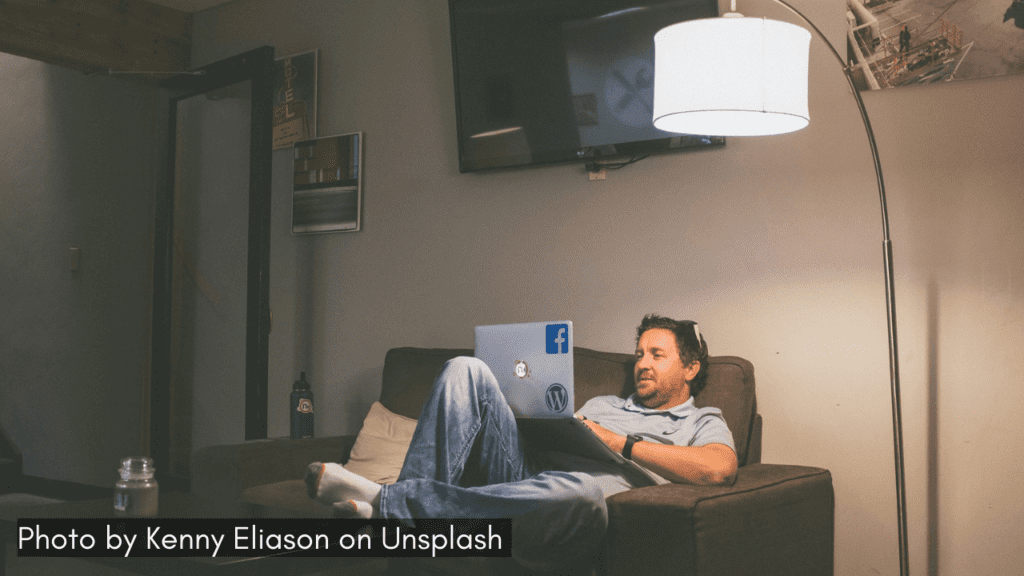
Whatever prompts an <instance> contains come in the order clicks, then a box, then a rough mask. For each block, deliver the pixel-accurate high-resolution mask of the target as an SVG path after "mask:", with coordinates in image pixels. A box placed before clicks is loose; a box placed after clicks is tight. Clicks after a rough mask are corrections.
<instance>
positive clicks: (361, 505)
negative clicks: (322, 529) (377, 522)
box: [331, 500, 379, 518]
mask: <svg viewBox="0 0 1024 576" xmlns="http://www.w3.org/2000/svg"><path fill="white" fill-rule="evenodd" d="M331 516H333V517H335V518H377V517H378V516H379V514H378V513H377V509H376V508H375V507H374V506H373V505H371V504H370V503H369V502H360V501H358V500H342V501H341V502H335V503H334V504H333V505H332V506H331Z"/></svg>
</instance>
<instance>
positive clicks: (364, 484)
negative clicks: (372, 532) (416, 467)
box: [305, 462, 380, 518]
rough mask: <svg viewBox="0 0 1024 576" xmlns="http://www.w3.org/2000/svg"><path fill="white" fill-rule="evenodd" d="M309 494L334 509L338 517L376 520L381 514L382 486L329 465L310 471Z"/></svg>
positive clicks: (321, 464) (313, 467) (334, 465)
mask: <svg viewBox="0 0 1024 576" xmlns="http://www.w3.org/2000/svg"><path fill="white" fill-rule="evenodd" d="M305 481H306V492H307V493H308V494H309V497H310V498H312V499H313V500H316V501H317V502H319V503H320V504H324V505H327V506H333V508H334V511H333V514H334V515H336V516H337V515H339V514H343V515H345V516H348V517H360V518H376V517H378V516H379V515H380V512H379V510H378V508H379V506H380V484H377V483H376V482H374V481H372V480H367V479H366V478H363V477H362V476H360V475H358V474H355V473H353V472H349V471H348V470H346V469H345V468H343V467H342V466H341V464H336V463H333V462H329V463H327V464H324V463H321V462H313V463H312V464H310V465H309V468H307V469H306V478H305Z"/></svg>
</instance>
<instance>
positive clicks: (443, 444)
mask: <svg viewBox="0 0 1024 576" xmlns="http://www.w3.org/2000/svg"><path fill="white" fill-rule="evenodd" d="M380 514H381V517H382V518H401V519H406V518H511V519H512V556H513V557H515V558H516V559H517V560H519V561H520V562H522V563H524V564H527V565H529V566H532V567H535V568H544V567H551V566H555V565H558V564H560V563H564V562H565V561H573V560H579V559H582V558H586V557H589V556H590V555H591V554H592V553H593V551H594V550H595V549H596V548H597V546H598V545H599V544H600V542H601V539H602V538H603V537H604V533H605V529H606V528H607V526H608V510H607V508H606V506H605V501H604V493H603V492H602V490H601V488H600V487H599V485H598V484H597V483H596V482H595V481H594V479H593V478H592V477H591V476H590V475H589V474H586V473H582V472H561V471H550V470H544V469H543V467H542V466H540V465H539V464H538V460H537V458H536V456H535V455H533V454H531V453H530V452H529V451H528V450H527V449H526V447H525V446H524V445H523V442H522V438H521V437H520V435H519V430H518V428H517V427H516V421H515V417H514V416H513V414H512V410H511V409H510V408H509V407H508V404H507V403H506V401H505V397H504V396H503V395H502V394H501V390H499V389H498V383H497V381H496V380H495V378H494V375H493V374H492V373H491V371H490V369H488V367H487V365H486V364H484V363H483V362H482V361H480V360H478V359H476V358H466V357H460V358H454V359H452V360H449V361H448V363H447V364H446V365H445V367H444V370H442V371H441V374H440V375H439V376H438V378H437V381H436V382H435V383H434V389H433V391H432V392H431V395H430V399H429V400H428V401H427V403H426V405H424V407H423V413H422V414H421V416H420V419H419V421H418V423H417V425H416V431H415V433H414V434H413V437H412V443H411V444H410V446H409V452H408V453H407V454H406V457H405V463H404V464H403V466H402V472H401V474H400V475H399V477H398V481H397V482H396V483H394V484H390V485H385V486H383V487H382V488H381V493H380Z"/></svg>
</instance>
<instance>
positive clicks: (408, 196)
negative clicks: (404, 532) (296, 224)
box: [195, 0, 1024, 576]
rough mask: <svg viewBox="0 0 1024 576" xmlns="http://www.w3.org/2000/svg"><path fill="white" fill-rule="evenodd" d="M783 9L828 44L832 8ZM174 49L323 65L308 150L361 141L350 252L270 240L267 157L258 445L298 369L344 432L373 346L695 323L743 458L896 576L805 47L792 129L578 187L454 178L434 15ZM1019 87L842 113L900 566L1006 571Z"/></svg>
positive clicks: (362, 6)
mask: <svg viewBox="0 0 1024 576" xmlns="http://www.w3.org/2000/svg"><path fill="white" fill-rule="evenodd" d="M746 4H748V6H742V5H741V9H742V10H743V11H744V12H746V13H748V14H749V15H758V16H759V15H765V16H769V17H775V18H779V19H789V20H791V21H792V19H791V16H790V15H788V14H787V13H786V12H785V11H784V9H782V8H776V7H773V6H771V5H768V6H765V4H770V3H750V2H748V3H746ZM750 4H756V5H752V6H751V5H750ZM793 4H794V5H796V6H797V7H798V8H799V9H801V10H802V11H804V12H805V13H806V14H807V15H808V16H809V17H810V18H812V19H813V20H814V21H815V22H816V23H817V24H818V25H819V27H821V28H823V29H824V31H825V33H826V34H828V36H829V38H830V39H831V40H832V42H833V43H834V44H836V45H837V46H840V47H843V46H844V45H845V41H844V29H845V19H844V11H845V2H843V1H842V0H828V1H820V0H818V1H812V0H799V1H797V0H794V1H793ZM1008 25H1012V22H1010V23H1009V24H1008ZM195 32H196V35H195V56H196V58H197V59H198V60H197V63H202V62H207V61H212V60H216V59H218V58H223V57H226V56H230V55H231V54H234V53H237V52H240V51H242V50H244V49H248V48H251V47H254V46H258V45H262V44H269V45H273V46H275V47H276V49H277V52H278V55H287V54H293V53H297V52H304V51H307V50H311V49H314V48H319V49H320V58H321V63H320V118H319V130H320V134H321V135H330V134H340V133H344V132H351V131H356V130H361V131H363V132H365V135H366V170H365V175H366V181H365V211H364V214H363V222H364V228H363V231H361V232H358V233H355V234H334V235H327V236H321V237H292V236H290V235H289V234H288V232H287V230H288V228H287V223H288V219H287V218H288V212H287V210H288V208H287V207H288V196H289V193H290V188H289V184H288V179H287V176H286V173H287V171H288V170H289V160H288V157H287V153H286V152H277V153H275V157H274V171H275V185H274V196H275V203H276V204H275V208H274V209H275V216H274V223H273V225H274V227H275V229H274V234H275V237H274V241H273V246H274V254H273V258H274V260H273V262H272V264H271V270H272V276H273V282H274V284H273V288H272V301H273V306H274V309H275V313H274V318H275V328H274V333H273V334H272V335H271V346H272V360H271V374H272V380H271V396H270V397H271V399H272V410H271V421H270V423H271V432H272V434H285V433H286V430H287V421H286V411H285V406H286V402H287V392H288V388H289V386H290V385H291V381H292V380H294V379H295V377H296V376H297V374H298V372H299V370H307V371H308V377H309V379H310V381H311V382H312V383H313V386H314V388H315V391H316V393H317V398H318V402H319V403H318V407H317V433H318V434H321V435H326V434H337V433H342V432H348V433H351V432H355V431H356V430H358V428H359V424H360V421H361V419H362V417H363V415H364V414H365V412H366V410H367V408H368V407H369V404H370V402H371V401H372V400H373V399H374V398H375V397H376V396H377V394H378V393H379V377H380V370H381V365H382V362H383V358H384V353H385V352H386V350H387V349H388V348H390V347H392V346H403V345H413V346H466V347H471V346H472V345H473V332H472V330H473V326H475V325H477V324H485V323H498V322H520V321H528V320H543V319H550V318H568V319H572V320H573V321H574V322H575V328H576V330H575V333H576V337H577V343H578V344H579V345H582V346H587V347H591V348H596V349H600V350H614V351H620V352H629V351H631V350H632V346H633V342H632V337H631V335H632V331H633V328H634V326H635V324H636V323H637V322H638V320H639V319H640V317H641V316H642V315H643V314H644V313H646V312H651V311H656V312H661V313H665V314H670V315H673V316H679V317H685V318H694V319H697V320H699V321H700V322H701V326H702V328H703V329H704V331H705V332H706V337H707V338H708V342H709V343H710V346H711V349H712V351H713V353H716V354H735V355H739V356H743V357H746V358H748V359H750V360H751V361H753V363H754V365H755V366H756V368H757V378H758V390H759V396H758V404H759V407H760V410H761V412H762V413H763V414H764V416H765V431H764V434H765V448H764V458H765V460H766V461H768V462H779V463H800V464H808V465H815V466H822V467H826V468H829V469H830V470H831V471H832V473H833V475H834V478H835V487H836V495H837V503H836V528H837V532H836V574H839V575H843V576H845V575H850V576H853V575H860V574H871V573H874V572H876V571H877V572H879V573H889V574H891V573H896V572H897V546H896V523H895V494H894V489H893V487H892V484H893V480H892V478H893V472H892V461H893V457H892V442H891V433H892V432H891V430H892V428H891V416H890V403H889V378H888V359H887V344H886V330H885V301H884V289H883V283H882V247H881V229H880V218H879V210H878V201H877V192H876V188H875V184H874V176H873V173H872V170H871V160H870V154H869V151H868V147H867V143H866V139H865V137H864V130H863V127H862V125H861V124H860V118H859V115H858V113H857V111H856V107H855V105H854V103H853V99H852V97H851V95H850V94H849V93H848V91H847V89H846V86H845V82H844V81H843V78H842V73H841V72H840V70H839V67H838V66H837V65H836V64H835V62H834V60H832V59H831V55H830V54H829V53H828V52H827V49H826V48H825V47H824V45H823V44H822V43H821V42H820V41H818V40H814V41H812V44H811V76H812V77H811V93H810V106H811V115H812V119H811V125H810V127H809V128H807V129H805V130H803V131H800V132H797V133H794V134H790V135H786V136H778V137H772V138H731V139H729V141H728V144H727V146H726V147H725V148H724V149H720V150H712V151H705V152H699V153H694V154H676V155H669V156H661V157H652V158H649V159H647V160H644V161H643V162H640V163H638V164H635V165H633V166H630V167H628V168H626V169H624V170H620V171H617V172H611V173H609V177H608V180H606V181H604V182H590V181H588V179H587V177H586V174H585V173H584V172H583V170H582V169H581V168H580V167H578V166H553V167H545V168H534V169H527V170H512V171H504V172H495V173H488V174H471V175H461V174H459V173H458V168H457V163H456V156H455V149H456V142H455V114H454V104H453V96H452V71H451V57H450V46H449V40H448V34H449V29H448V14H447V10H446V3H445V2H443V1H441V0H388V1H382V0H373V1H370V0H366V1H356V0H351V1H344V2H337V1H336V2H331V1H313V0H311V1H306V2H285V1H280V0H266V1H261V0H239V1H237V2H233V3H231V4H228V5H225V6H223V7H221V8H218V9H213V10H210V11H207V12H203V13H200V14H198V15H197V18H196V29H195ZM1022 89H1024V77H1020V76H1018V77H1011V78H1001V79H993V80H985V81H972V82H962V83H953V84H947V85H941V86H928V87H921V88H907V89H900V90H893V91H887V92H884V93H873V94H866V95H865V99H866V100H867V106H868V108H869V112H870V114H871V115H872V118H873V120H874V124H875V129H876V131H877V135H878V144H879V147H880V149H881V154H882V159H883V167H884V169H885V173H886V176H887V179H888V188H889V195H890V211H891V218H892V227H893V239H894V242H895V247H896V248H895V261H896V280H897V298H898V306H899V310H898V313H899V319H900V329H901V333H900V337H901V341H900V344H901V352H902V358H901V359H902V374H903V398H904V425H905V434H906V439H905V441H906V446H905V447H906V454H907V482H908V494H909V503H908V504H909V512H910V546H911V553H912V556H911V566H912V570H913V571H914V572H915V573H919V572H922V571H924V570H926V569H928V567H929V565H931V564H934V565H937V566H938V567H939V568H940V570H941V571H942V572H948V573H953V572H956V573H961V572H962V573H971V574H1003V573H1007V572H1009V571H1010V570H1011V568H1010V567H1011V566H1016V565H1020V564H1021V563H1022V562H1024V551H1022V550H1021V549H1020V547H1019V546H1016V545H1015V543H1014V542H1013V540H1014V539H1015V538H1016V536H1015V535H1017V534H1020V533H1021V532H1022V531H1024V504H1022V503H1021V501H1020V498H1019V495H1020V494H1021V493H1022V492H1024V481H1022V480H1021V477H1022V472H1024V470H1022V469H1021V465H1020V464H1019V461H1020V460H1019V459H1018V458H1015V457H1012V456H1010V457H1008V455H1013V454H1015V453H1016V452H1017V451H1019V450H1015V448H1020V447H1021V445H1022V444H1024V432H1021V430H1020V427H1019V426H1017V425H1016V424H1015V423H1014V422H1015V414H1016V412H1017V410H1018V407H1019V406H1020V405H1021V403H1022V400H1024V389H1022V387H1021V386H1020V384H1021V377H1020V374H1021V373H1022V369H1024V360H1022V355H1021V354H1020V349H1021V345H1022V344H1024V282H1022V281H1021V263H1022V262H1024V258H1022V256H1024V254H1022V252H1024V232H1022V230H1021V227H1020V225H1019V222H1020V221H1021V217H1022V216H1024V199H1022V197H1021V194H1020V191H1019V190H1020V182H1021V181H1024V162H1022V156H1024V154H1022V151H1021V147H1022V139H1021V136H1020V131H1019V130H1020V128H1019V124H1020V119H1021V112H1020V107H1019V106H1020V94H1021V91H1022ZM282 172H284V174H283V173H282ZM275 404H276V407H273V405H275ZM996 527H998V528H996Z"/></svg>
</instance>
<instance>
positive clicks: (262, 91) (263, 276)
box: [149, 46, 274, 490]
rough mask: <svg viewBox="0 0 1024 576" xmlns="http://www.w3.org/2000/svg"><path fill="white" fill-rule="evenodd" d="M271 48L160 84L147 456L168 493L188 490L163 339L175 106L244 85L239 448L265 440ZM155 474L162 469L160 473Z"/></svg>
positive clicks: (167, 329) (168, 315) (169, 296)
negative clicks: (245, 212) (176, 449)
mask: <svg viewBox="0 0 1024 576" xmlns="http://www.w3.org/2000/svg"><path fill="white" fill-rule="evenodd" d="M273 70H274V48H273V47H270V46H263V47H260V48H256V49H255V50H250V51H248V52H245V53H243V54H239V55H237V56H234V57H231V58H227V59H225V60H221V61H219V62H215V63H213V64H209V65H206V66H203V67H201V68H197V69H195V70H193V71H192V72H189V73H185V74H179V75H176V76H173V77H171V78H168V79H166V80H163V81H161V82H160V84H159V85H160V87H161V88H165V89H166V90H168V91H169V97H168V100H167V101H168V104H169V106H168V108H169V118H168V144H167V151H166V153H165V155H166V158H167V165H166V167H165V170H166V172H165V179H164V184H163V185H162V186H161V187H160V188H159V189H158V192H157V198H156V202H155V204H156V206H155V210H154V212H155V215H154V242H153V303H152V305H153V335H152V359H151V374H150V396H149V448H150V455H151V456H152V457H153V459H154V461H155V464H156V468H157V473H158V478H159V479H160V482H161V484H163V485H164V486H165V489H168V490H188V489H189V478H184V477H180V476H176V475H174V474H171V470H170V469H169V466H168V463H169V462H170V457H171V444H172V442H173V440H174V439H173V438H171V426H170V425H171V417H172V398H171V392H172V390H171V367H172V366H171V361H172V356H171V341H172V339H171V334H172V328H173V319H172V316H173V314H172V307H173V291H172V282H173V270H174V186H175V181H174V177H175V151H176V148H177V145H176V138H177V121H178V102H179V101H181V100H184V99H187V98H191V97H193V96H198V95H201V94H205V93H207V92H210V91H212V90H217V89H220V88H224V87H227V86H230V85H232V84H237V83H239V82H244V81H246V80H248V81H250V82H251V97H252V102H251V116H250V143H249V226H248V235H249V236H248V256H247V272H246V284H247V288H246V342H245V399H244V401H245V440H254V439H260V438H266V437H267V408H268V401H267V380H268V377H269V376H268V374H269V368H268V364H269V356H270V337H269V335H270V205H271V165H272V151H273V132H272V131H273V128H272V115H273V88H272V82H273V79H272V75H273ZM161 469H163V471H162V473H161Z"/></svg>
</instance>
